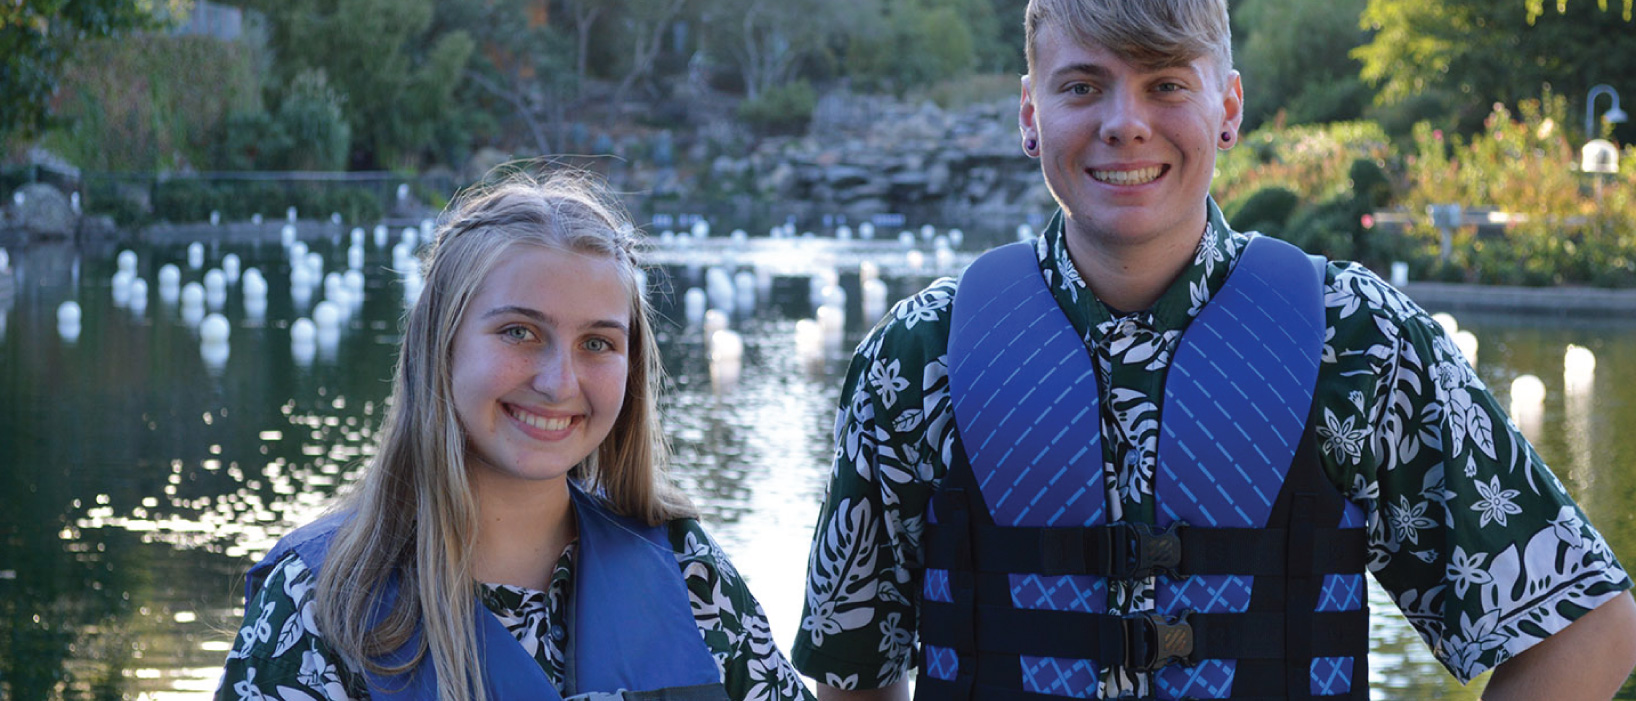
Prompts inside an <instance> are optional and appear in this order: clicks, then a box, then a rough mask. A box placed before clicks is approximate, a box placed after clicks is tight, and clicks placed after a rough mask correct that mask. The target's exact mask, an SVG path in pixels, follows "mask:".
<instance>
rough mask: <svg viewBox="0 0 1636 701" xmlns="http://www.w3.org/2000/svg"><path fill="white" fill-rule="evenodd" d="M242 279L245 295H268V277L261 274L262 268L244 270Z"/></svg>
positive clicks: (263, 296)
mask: <svg viewBox="0 0 1636 701" xmlns="http://www.w3.org/2000/svg"><path fill="white" fill-rule="evenodd" d="M241 279H242V281H243V282H242V283H241V287H243V289H244V296H245V297H261V298H263V299H265V298H266V297H267V278H264V277H262V276H261V271H260V270H257V269H255V268H250V269H249V270H246V271H244V275H243V276H242V278H241Z"/></svg>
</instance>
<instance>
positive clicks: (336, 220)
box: [329, 212, 341, 226]
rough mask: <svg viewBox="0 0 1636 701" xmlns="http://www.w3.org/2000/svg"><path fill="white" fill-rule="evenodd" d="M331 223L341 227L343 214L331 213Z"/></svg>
mask: <svg viewBox="0 0 1636 701" xmlns="http://www.w3.org/2000/svg"><path fill="white" fill-rule="evenodd" d="M329 223H331V224H334V225H335V226H340V225H341V213H340V212H330V213H329Z"/></svg>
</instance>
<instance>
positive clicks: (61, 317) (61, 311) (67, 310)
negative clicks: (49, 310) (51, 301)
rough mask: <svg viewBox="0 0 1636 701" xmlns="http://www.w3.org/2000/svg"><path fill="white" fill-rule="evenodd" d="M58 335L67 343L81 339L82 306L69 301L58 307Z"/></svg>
mask: <svg viewBox="0 0 1636 701" xmlns="http://www.w3.org/2000/svg"><path fill="white" fill-rule="evenodd" d="M57 335H58V336H59V337H61V338H62V340H63V341H64V342H66V343H74V342H75V341H78V340H79V338H80V305H79V303H78V302H75V301H73V300H69V301H67V302H63V303H62V304H61V305H58V307H57Z"/></svg>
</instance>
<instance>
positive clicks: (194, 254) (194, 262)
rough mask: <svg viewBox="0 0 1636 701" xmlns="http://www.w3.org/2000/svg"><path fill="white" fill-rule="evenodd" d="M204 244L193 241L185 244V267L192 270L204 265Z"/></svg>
mask: <svg viewBox="0 0 1636 701" xmlns="http://www.w3.org/2000/svg"><path fill="white" fill-rule="evenodd" d="M204 253H205V251H204V244H202V243H199V242H198V241H194V242H193V243H190V244H188V245H187V267H189V268H192V269H194V270H198V269H199V268H203V267H204Z"/></svg>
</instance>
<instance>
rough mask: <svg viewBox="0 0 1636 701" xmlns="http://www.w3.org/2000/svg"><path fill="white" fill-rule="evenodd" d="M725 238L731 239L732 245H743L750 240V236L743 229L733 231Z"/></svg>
mask: <svg viewBox="0 0 1636 701" xmlns="http://www.w3.org/2000/svg"><path fill="white" fill-rule="evenodd" d="M727 238H729V239H731V240H732V241H733V243H744V242H746V241H749V240H750V234H749V233H748V232H746V231H745V230H743V229H734V230H733V233H731V234H728V236H727Z"/></svg>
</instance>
